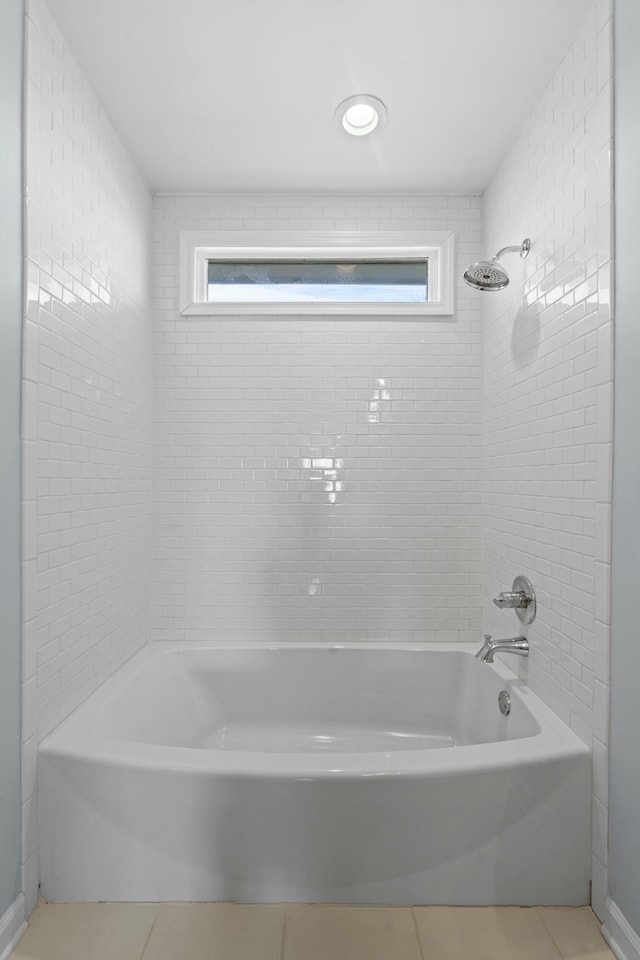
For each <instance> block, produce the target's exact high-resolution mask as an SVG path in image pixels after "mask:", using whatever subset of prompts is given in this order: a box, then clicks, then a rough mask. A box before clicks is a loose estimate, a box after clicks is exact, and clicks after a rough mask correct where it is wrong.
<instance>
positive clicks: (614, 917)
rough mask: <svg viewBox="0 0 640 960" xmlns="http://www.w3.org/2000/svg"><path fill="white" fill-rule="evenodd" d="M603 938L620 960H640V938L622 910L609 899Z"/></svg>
mask: <svg viewBox="0 0 640 960" xmlns="http://www.w3.org/2000/svg"><path fill="white" fill-rule="evenodd" d="M602 936H603V937H604V938H605V940H606V941H607V943H608V944H609V946H610V947H611V949H612V950H613V952H614V953H615V955H616V957H618V960H640V937H639V936H638V934H637V933H636V931H635V930H634V929H633V927H632V926H631V924H630V923H629V922H628V920H627V918H626V917H625V915H624V914H623V912H622V910H620V908H619V907H617V906H616V904H615V903H614V902H613V900H611V899H610V898H609V897H607V901H606V904H605V921H604V923H603V925H602Z"/></svg>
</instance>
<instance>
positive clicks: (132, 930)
mask: <svg viewBox="0 0 640 960" xmlns="http://www.w3.org/2000/svg"><path fill="white" fill-rule="evenodd" d="M158 910H159V906H158V905H157V904H151V903H44V904H42V906H40V907H38V909H37V910H36V912H35V913H34V914H33V916H32V917H31V920H30V921H29V926H28V927H27V929H26V931H25V933H24V935H23V936H22V938H21V939H20V941H19V943H18V945H17V947H16V949H15V950H14V952H13V953H12V954H11V960H139V958H140V956H141V954H142V951H143V949H144V945H145V943H146V941H147V938H148V936H149V933H150V932H151V928H152V926H153V923H154V921H155V919H156V917H157V915H158Z"/></svg>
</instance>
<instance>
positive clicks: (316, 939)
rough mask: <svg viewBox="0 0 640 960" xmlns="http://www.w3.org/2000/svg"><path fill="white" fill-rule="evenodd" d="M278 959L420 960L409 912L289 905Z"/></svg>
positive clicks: (406, 909) (403, 909)
mask: <svg viewBox="0 0 640 960" xmlns="http://www.w3.org/2000/svg"><path fill="white" fill-rule="evenodd" d="M283 960H421V958H420V948H419V945H418V940H417V937H416V932H415V926H414V922H413V918H412V916H411V908H410V907H383V908H380V907H340V906H327V905H304V906H296V905H294V906H290V907H288V909H287V916H286V920H285V938H284V951H283Z"/></svg>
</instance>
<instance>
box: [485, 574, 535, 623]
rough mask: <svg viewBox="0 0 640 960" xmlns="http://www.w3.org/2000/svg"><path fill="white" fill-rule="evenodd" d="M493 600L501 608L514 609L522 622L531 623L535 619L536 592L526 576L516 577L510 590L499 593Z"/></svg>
mask: <svg viewBox="0 0 640 960" xmlns="http://www.w3.org/2000/svg"><path fill="white" fill-rule="evenodd" d="M493 602H494V603H495V605H496V607H500V609H501V610H515V612H516V614H517V616H518V619H519V620H521V621H522V623H526V624H528V623H533V621H534V620H535V616H536V594H535V590H534V589H533V585H532V583H531V581H530V580H529V579H528V578H527V577H523V576H518V577H516V578H515V580H514V581H513V586H512V588H511V590H510V591H505V592H503V593H499V594H498V596H497V597H494V598H493Z"/></svg>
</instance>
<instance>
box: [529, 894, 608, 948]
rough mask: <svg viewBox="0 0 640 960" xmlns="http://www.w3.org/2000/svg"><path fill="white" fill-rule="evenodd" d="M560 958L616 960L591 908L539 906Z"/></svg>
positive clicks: (539, 911) (538, 909)
mask: <svg viewBox="0 0 640 960" xmlns="http://www.w3.org/2000/svg"><path fill="white" fill-rule="evenodd" d="M537 912H538V913H539V914H540V916H541V917H542V920H543V922H544V924H545V926H546V928H547V930H548V931H549V933H550V934H551V936H552V937H553V939H554V942H555V944H556V946H557V948H558V950H559V951H560V956H561V957H562V958H563V960H615V957H614V955H613V953H612V952H611V950H610V949H609V947H608V945H607V942H606V940H605V939H604V937H603V936H602V934H601V933H600V921H599V920H598V918H597V917H596V915H595V913H594V912H593V910H592V909H591V907H538V908H537Z"/></svg>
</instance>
